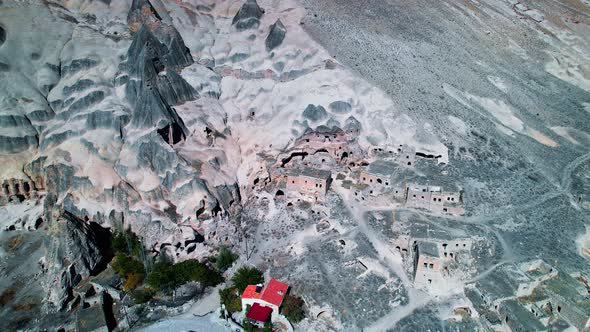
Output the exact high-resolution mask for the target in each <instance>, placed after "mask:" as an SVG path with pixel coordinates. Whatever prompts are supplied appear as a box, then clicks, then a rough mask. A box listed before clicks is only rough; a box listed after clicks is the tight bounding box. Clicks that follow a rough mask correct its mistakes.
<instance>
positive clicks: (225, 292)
mask: <svg viewBox="0 0 590 332" xmlns="http://www.w3.org/2000/svg"><path fill="white" fill-rule="evenodd" d="M219 302H220V303H221V304H223V305H225V310H227V311H228V312H229V313H234V312H240V311H242V300H241V299H240V296H239V294H238V291H237V289H235V288H234V287H231V288H225V289H220V290H219Z"/></svg>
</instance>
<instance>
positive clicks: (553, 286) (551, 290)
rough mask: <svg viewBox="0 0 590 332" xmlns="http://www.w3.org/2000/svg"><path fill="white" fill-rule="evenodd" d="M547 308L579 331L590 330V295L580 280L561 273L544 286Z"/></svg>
mask: <svg viewBox="0 0 590 332" xmlns="http://www.w3.org/2000/svg"><path fill="white" fill-rule="evenodd" d="M541 289H542V290H543V291H544V292H545V293H546V294H547V299H546V303H547V307H549V308H550V309H551V312H552V313H553V314H555V315H558V316H559V317H561V318H563V319H564V320H565V321H566V322H568V323H569V324H570V325H572V326H573V327H575V328H576V329H578V330H579V331H585V330H586V329H587V328H590V295H589V294H588V288H587V287H586V285H584V284H583V283H582V282H580V280H577V279H575V278H572V277H571V276H569V275H567V274H565V273H559V275H558V276H557V277H555V278H551V279H549V280H547V281H546V282H544V283H543V284H542V288H541Z"/></svg>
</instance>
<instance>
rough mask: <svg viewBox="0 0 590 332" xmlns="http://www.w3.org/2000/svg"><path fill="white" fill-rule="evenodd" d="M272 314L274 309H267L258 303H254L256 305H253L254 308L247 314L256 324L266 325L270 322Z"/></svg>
mask: <svg viewBox="0 0 590 332" xmlns="http://www.w3.org/2000/svg"><path fill="white" fill-rule="evenodd" d="M271 313H272V309H271V308H270V307H265V306H262V305H260V304H258V303H254V305H252V307H251V308H250V310H249V311H248V313H247V314H246V318H248V319H251V320H253V321H255V322H260V323H266V322H268V319H269V318H270V314H271Z"/></svg>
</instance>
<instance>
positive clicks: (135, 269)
mask: <svg viewBox="0 0 590 332" xmlns="http://www.w3.org/2000/svg"><path fill="white" fill-rule="evenodd" d="M112 266H113V270H115V272H116V273H117V274H118V275H119V276H120V277H122V278H126V277H127V276H129V275H131V274H137V275H141V276H143V275H144V274H145V269H144V267H143V263H141V262H140V261H139V260H137V259H135V258H133V257H129V256H127V255H125V254H123V253H118V254H117V255H116V256H115V260H114V261H113V264H112Z"/></svg>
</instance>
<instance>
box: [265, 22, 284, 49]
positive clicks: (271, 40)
mask: <svg viewBox="0 0 590 332" xmlns="http://www.w3.org/2000/svg"><path fill="white" fill-rule="evenodd" d="M286 34H287V28H286V27H285V25H283V22H281V20H280V19H278V20H277V21H276V22H275V23H274V24H273V25H271V26H270V31H269V32H268V36H266V40H265V41H264V44H265V45H266V50H267V51H268V52H270V51H271V50H272V49H273V48H275V47H278V46H279V45H281V43H282V42H283V39H285V35H286Z"/></svg>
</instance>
